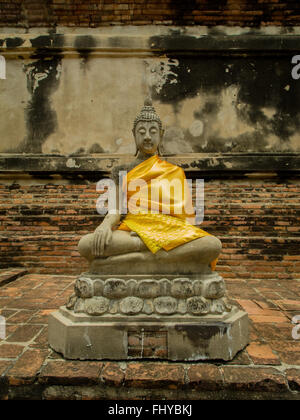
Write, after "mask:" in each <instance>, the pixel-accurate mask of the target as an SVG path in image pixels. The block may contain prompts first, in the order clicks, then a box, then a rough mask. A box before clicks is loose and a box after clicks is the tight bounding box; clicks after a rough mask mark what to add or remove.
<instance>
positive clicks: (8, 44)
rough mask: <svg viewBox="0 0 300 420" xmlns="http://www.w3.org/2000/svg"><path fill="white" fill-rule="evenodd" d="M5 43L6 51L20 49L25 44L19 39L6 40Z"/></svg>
mask: <svg viewBox="0 0 300 420" xmlns="http://www.w3.org/2000/svg"><path fill="white" fill-rule="evenodd" d="M5 41H6V48H8V49H10V48H16V47H20V46H21V45H23V44H24V42H25V41H24V39H22V38H19V37H15V38H6V39H5Z"/></svg>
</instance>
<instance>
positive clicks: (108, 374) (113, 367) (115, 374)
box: [101, 362, 125, 386]
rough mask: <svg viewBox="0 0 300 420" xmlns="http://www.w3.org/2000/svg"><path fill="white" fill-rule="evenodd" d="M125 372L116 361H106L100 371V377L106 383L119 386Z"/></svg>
mask: <svg viewBox="0 0 300 420" xmlns="http://www.w3.org/2000/svg"><path fill="white" fill-rule="evenodd" d="M124 377H125V374H124V372H123V371H122V369H121V368H120V366H119V365H118V364H117V363H113V362H108V363H105V366H104V368H103V370H102V373H101V379H102V380H103V381H104V383H105V384H106V385H111V386H121V385H122V383H123V380H124Z"/></svg>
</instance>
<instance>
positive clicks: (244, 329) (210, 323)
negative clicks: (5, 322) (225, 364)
mask: <svg viewBox="0 0 300 420" xmlns="http://www.w3.org/2000/svg"><path fill="white" fill-rule="evenodd" d="M145 338H147V339H148V341H149V338H150V339H151V342H152V350H154V351H153V354H152V355H151V354H150V353H149V347H148V345H145V348H144V345H143V339H145ZM49 342H50V345H51V347H52V348H53V349H54V350H55V351H57V352H59V353H62V354H63V355H64V357H65V358H67V359H81V360H88V359H90V360H93V359H95V360H101V359H109V360H126V359H136V358H157V359H166V360H185V361H196V360H212V359H222V360H231V359H232V358H233V357H234V356H235V355H236V353H237V352H238V351H239V350H241V349H242V348H244V347H245V346H246V345H247V344H248V316H247V314H246V313H245V312H243V311H240V310H238V309H236V308H234V309H232V311H231V312H230V313H226V315H223V316H217V315H215V316H213V315H206V316H204V317H202V318H201V319H199V318H198V319H195V318H192V317H190V316H185V317H182V316H181V317H178V316H156V317H152V316H151V317H147V316H143V315H138V316H133V317H127V318H126V317H120V316H118V315H115V316H111V315H106V316H89V315H86V314H75V313H74V312H73V311H70V310H68V309H67V308H65V307H62V308H60V310H59V311H56V312H54V313H53V314H51V315H50V318H49Z"/></svg>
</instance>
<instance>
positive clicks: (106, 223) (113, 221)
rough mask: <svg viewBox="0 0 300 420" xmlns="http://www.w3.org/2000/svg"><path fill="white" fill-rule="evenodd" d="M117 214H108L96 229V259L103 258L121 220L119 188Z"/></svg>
mask: <svg viewBox="0 0 300 420" xmlns="http://www.w3.org/2000/svg"><path fill="white" fill-rule="evenodd" d="M114 210H115V212H114V213H115V214H112V213H107V215H106V216H105V217H104V219H103V221H102V223H101V224H100V225H99V226H98V227H97V228H96V230H95V232H94V240H93V255H94V256H95V257H97V256H101V255H103V253H104V249H105V247H106V246H108V245H109V243H110V242H111V240H112V230H113V228H114V227H116V226H117V225H118V224H119V222H120V220H121V214H120V212H119V187H118V186H117V187H116V209H114Z"/></svg>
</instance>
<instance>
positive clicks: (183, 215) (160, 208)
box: [118, 155, 217, 270]
mask: <svg viewBox="0 0 300 420" xmlns="http://www.w3.org/2000/svg"><path fill="white" fill-rule="evenodd" d="M168 182H169V183H173V187H171V188H170V187H169V185H170V184H168ZM122 188H123V192H124V193H125V191H126V193H127V203H128V213H127V215H126V216H125V218H124V219H123V221H122V222H121V224H120V226H119V227H118V229H119V230H126V231H134V232H136V233H137V234H138V235H139V237H140V238H141V239H142V240H143V242H144V243H145V245H146V246H147V247H148V248H149V250H150V251H151V252H152V253H156V252H157V251H159V250H160V249H161V248H163V249H164V250H166V251H169V250H171V249H173V248H176V247H177V246H179V245H182V244H184V243H187V242H190V241H192V240H194V239H197V238H202V237H203V236H207V235H210V234H209V233H207V232H205V231H204V230H202V229H199V228H198V227H196V226H194V225H193V224H191V223H193V221H194V220H195V211H194V208H193V205H192V197H191V194H190V190H189V187H188V184H187V181H186V177H185V173H184V171H183V169H182V168H180V167H178V166H176V165H173V164H171V163H169V162H166V161H163V160H161V159H160V158H159V157H158V156H157V155H154V156H151V157H150V158H149V159H147V160H145V161H144V162H142V163H140V164H139V165H137V166H136V167H135V168H133V169H132V170H131V171H129V172H128V174H127V176H126V178H125V179H124V183H123V186H122ZM130 190H132V191H130ZM190 222H191V223H190ZM216 262H217V260H215V261H213V262H212V263H211V267H212V269H213V270H214V269H215V266H216Z"/></svg>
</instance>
